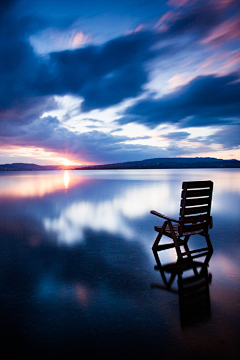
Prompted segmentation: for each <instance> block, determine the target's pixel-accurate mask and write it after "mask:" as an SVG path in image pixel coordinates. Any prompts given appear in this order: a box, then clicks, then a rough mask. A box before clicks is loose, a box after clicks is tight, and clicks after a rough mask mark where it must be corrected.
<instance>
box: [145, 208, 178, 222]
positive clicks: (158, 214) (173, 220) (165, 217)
mask: <svg viewBox="0 0 240 360" xmlns="http://www.w3.org/2000/svg"><path fill="white" fill-rule="evenodd" d="M150 213H151V214H153V215H156V216H158V217H160V218H162V219H165V220H170V221H172V222H176V223H178V224H181V223H182V221H181V220H176V219H173V218H170V217H168V216H165V215H163V214H160V213H159V212H157V211H155V210H151V211H150Z"/></svg>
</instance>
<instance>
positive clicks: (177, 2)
mask: <svg viewBox="0 0 240 360" xmlns="http://www.w3.org/2000/svg"><path fill="white" fill-rule="evenodd" d="M196 1H198V0H168V2H167V4H168V5H169V6H174V7H181V6H184V5H185V4H187V3H189V5H192V4H194V3H195V2H196Z"/></svg>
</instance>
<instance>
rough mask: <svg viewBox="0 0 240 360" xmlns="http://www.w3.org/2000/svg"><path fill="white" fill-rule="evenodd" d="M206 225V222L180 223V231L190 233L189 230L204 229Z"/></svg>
mask: <svg viewBox="0 0 240 360" xmlns="http://www.w3.org/2000/svg"><path fill="white" fill-rule="evenodd" d="M206 227H207V223H206V222H204V223H198V224H191V225H182V227H181V228H180V229H181V230H180V231H181V233H186V232H188V233H190V232H194V231H197V230H205V229H206Z"/></svg>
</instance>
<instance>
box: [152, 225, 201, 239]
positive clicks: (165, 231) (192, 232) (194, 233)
mask: <svg viewBox="0 0 240 360" xmlns="http://www.w3.org/2000/svg"><path fill="white" fill-rule="evenodd" d="M178 228H179V225H173V231H174V233H175V235H176V237H179V232H178ZM154 230H155V231H157V232H161V230H162V226H154ZM202 233H203V231H202V229H200V230H195V231H189V232H184V233H183V234H182V235H181V236H187V235H197V234H202ZM163 234H164V235H166V236H168V237H170V238H172V234H171V230H170V228H169V226H168V225H167V226H166V228H165V230H164V231H163Z"/></svg>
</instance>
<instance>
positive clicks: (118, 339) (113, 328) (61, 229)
mask: <svg viewBox="0 0 240 360" xmlns="http://www.w3.org/2000/svg"><path fill="white" fill-rule="evenodd" d="M198 179H199V180H205V179H211V180H213V181H214V194H213V204H212V216H213V223H214V227H213V229H212V230H210V237H211V241H212V244H213V248H214V253H213V256H212V258H211V260H210V264H209V273H211V274H212V282H211V284H210V287H209V289H210V306H209V308H208V313H207V316H205V315H206V314H205V315H204V314H202V315H203V316H202V317H201V311H200V312H199V314H198V315H200V316H198V317H197V319H195V320H196V321H192V322H191V321H190V322H189V321H188V322H184V319H183V318H182V317H183V315H182V313H180V311H179V296H178V294H177V293H174V291H173V292H168V291H166V290H164V289H160V288H156V287H155V288H154V287H153V286H152V285H153V284H155V285H156V284H159V285H160V287H161V286H162V285H163V281H162V279H161V276H160V273H159V272H157V271H155V270H154V265H155V259H154V256H153V254H152V250H151V246H152V244H153V242H154V240H155V237H156V233H155V232H154V229H153V227H154V225H157V224H161V223H162V221H161V219H158V218H157V217H155V216H153V215H151V214H150V210H152V209H155V210H158V211H159V212H162V213H164V214H166V215H168V216H171V217H175V218H176V217H177V216H178V213H179V200H180V191H181V183H182V181H185V180H198ZM0 199H1V202H0V238H1V245H0V261H1V268H0V319H1V334H0V335H1V336H0V339H1V348H0V352H1V353H0V355H1V358H9V359H13V358H18V357H19V356H20V354H21V356H23V358H24V356H25V358H26V357H27V356H29V357H31V358H33V356H35V355H36V354H41V355H42V356H44V357H45V358H51V357H52V356H54V357H56V358H60V357H61V356H62V357H67V356H68V357H69V358H79V357H80V356H82V357H83V358H85V359H91V358H93V357H96V356H98V357H99V356H100V357H101V356H104V357H105V359H124V358H130V357H131V358H137V357H139V356H147V357H149V358H150V357H151V358H153V359H155V358H162V359H165V358H166V359H168V358H171V357H178V359H182V358H184V359H192V358H195V359H202V358H205V359H206V358H214V359H226V358H231V359H238V358H239V353H240V345H239V332H240V286H239V284H240V268H239V263H240V239H239V233H240V226H239V224H240V217H239V215H240V171H239V170H235V169H228V170H226V169H214V170H211V169H205V170H202V169H199V170H174V169H171V170H133V171H130V170H121V171H107V170H106V171H65V172H64V171H52V172H50V171H49V172H13V173H10V172H9V173H7V172H2V173H0ZM164 257H165V258H164ZM175 258H176V256H175V253H174V252H173V251H172V250H171V251H169V252H166V255H164V256H163V260H166V261H167V262H169V261H170V262H171V261H174V260H175ZM172 289H173V290H177V282H176V281H175V282H174V284H173V287H172ZM191 316H192V315H191ZM188 320H189V319H188ZM190 320H191V319H190Z"/></svg>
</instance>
